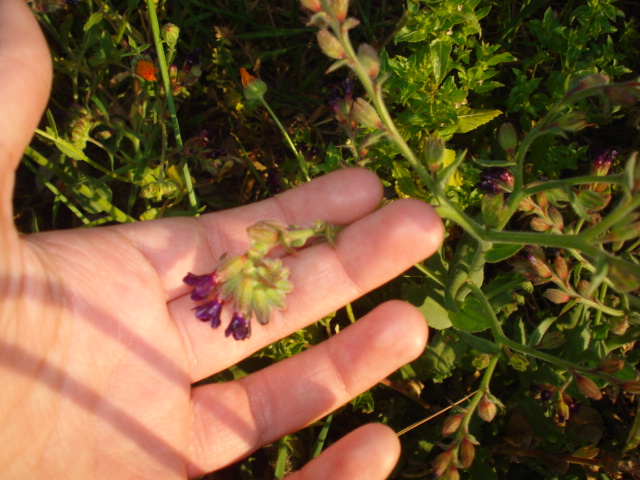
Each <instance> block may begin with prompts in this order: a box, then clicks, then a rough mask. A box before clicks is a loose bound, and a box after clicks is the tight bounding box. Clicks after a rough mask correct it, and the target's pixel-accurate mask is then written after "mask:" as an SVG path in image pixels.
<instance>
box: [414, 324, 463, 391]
mask: <svg viewBox="0 0 640 480" xmlns="http://www.w3.org/2000/svg"><path fill="white" fill-rule="evenodd" d="M466 350H467V343H466V342H463V341H461V340H460V339H457V338H456V337H455V336H454V335H451V334H449V333H446V332H444V331H441V332H438V333H437V334H436V335H435V336H434V337H433V340H431V342H429V346H428V347H427V349H426V350H425V352H424V354H423V355H422V356H421V357H420V359H419V360H418V363H419V364H420V367H421V368H423V369H425V370H426V374H427V375H428V376H430V377H431V378H432V380H433V381H434V382H436V383H439V382H442V380H444V379H445V378H447V377H450V376H451V374H452V373H453V370H454V369H455V368H456V365H457V364H458V363H459V362H460V361H462V356H463V355H464V352H465V351H466Z"/></svg>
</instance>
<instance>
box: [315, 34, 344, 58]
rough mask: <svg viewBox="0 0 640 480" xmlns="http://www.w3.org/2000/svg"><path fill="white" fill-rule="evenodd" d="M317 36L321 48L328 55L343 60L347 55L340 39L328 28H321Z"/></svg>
mask: <svg viewBox="0 0 640 480" xmlns="http://www.w3.org/2000/svg"><path fill="white" fill-rule="evenodd" d="M317 38H318V45H320V49H321V50H322V51H323V52H324V54H325V55H326V56H327V57H329V58H333V59H336V60H342V59H343V58H345V57H346V54H345V53H344V49H343V48H342V45H340V40H338V39H337V38H336V37H335V35H333V34H332V33H331V32H329V30H328V29H326V28H322V29H320V30H319V31H318V34H317Z"/></svg>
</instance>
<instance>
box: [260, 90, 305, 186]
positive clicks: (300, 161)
mask: <svg viewBox="0 0 640 480" xmlns="http://www.w3.org/2000/svg"><path fill="white" fill-rule="evenodd" d="M258 98H259V100H260V103H261V104H262V106H263V107H264V108H266V109H267V112H269V115H271V118H272V119H273V121H274V122H276V125H277V126H278V128H279V129H280V132H281V133H282V135H283V136H284V139H285V141H286V142H287V146H288V147H289V149H290V150H291V151H292V152H293V154H294V155H295V156H296V159H297V160H298V164H299V165H300V168H301V169H302V173H304V176H305V178H306V180H307V182H308V181H309V180H311V179H310V178H309V171H308V169H307V161H306V160H305V158H304V156H303V155H302V154H301V153H300V152H299V151H298V149H297V148H296V146H295V145H294V144H293V141H292V140H291V137H289V134H288V133H287V130H286V129H285V128H284V126H283V125H282V123H281V122H280V119H279V118H278V116H277V115H276V114H275V112H274V111H273V110H272V109H271V107H270V106H269V104H268V103H267V101H266V100H265V99H264V97H263V96H260V97H258Z"/></svg>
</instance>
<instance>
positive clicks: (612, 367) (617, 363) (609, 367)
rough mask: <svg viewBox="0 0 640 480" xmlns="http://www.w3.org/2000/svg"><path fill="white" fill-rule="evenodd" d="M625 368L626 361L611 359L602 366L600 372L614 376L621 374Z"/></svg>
mask: <svg viewBox="0 0 640 480" xmlns="http://www.w3.org/2000/svg"><path fill="white" fill-rule="evenodd" d="M623 368H624V360H622V359H621V358H617V357H609V358H607V359H606V360H605V361H604V362H602V365H600V370H601V371H603V372H604V373H608V374H613V373H616V372H619V371H620V370H622V369H623Z"/></svg>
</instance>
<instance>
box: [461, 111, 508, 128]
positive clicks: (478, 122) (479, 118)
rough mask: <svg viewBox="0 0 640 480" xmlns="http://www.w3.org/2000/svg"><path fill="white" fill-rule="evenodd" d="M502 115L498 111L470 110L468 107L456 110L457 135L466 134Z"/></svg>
mask: <svg viewBox="0 0 640 480" xmlns="http://www.w3.org/2000/svg"><path fill="white" fill-rule="evenodd" d="M500 114H502V111H500V110H472V109H470V108H468V107H462V108H460V109H458V125H457V128H456V132H457V133H467V132H470V131H471V130H475V129H476V128H478V127H480V126H482V125H484V124H485V123H489V122H490V121H491V120H493V119H494V118H496V117H497V116H498V115H500Z"/></svg>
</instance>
